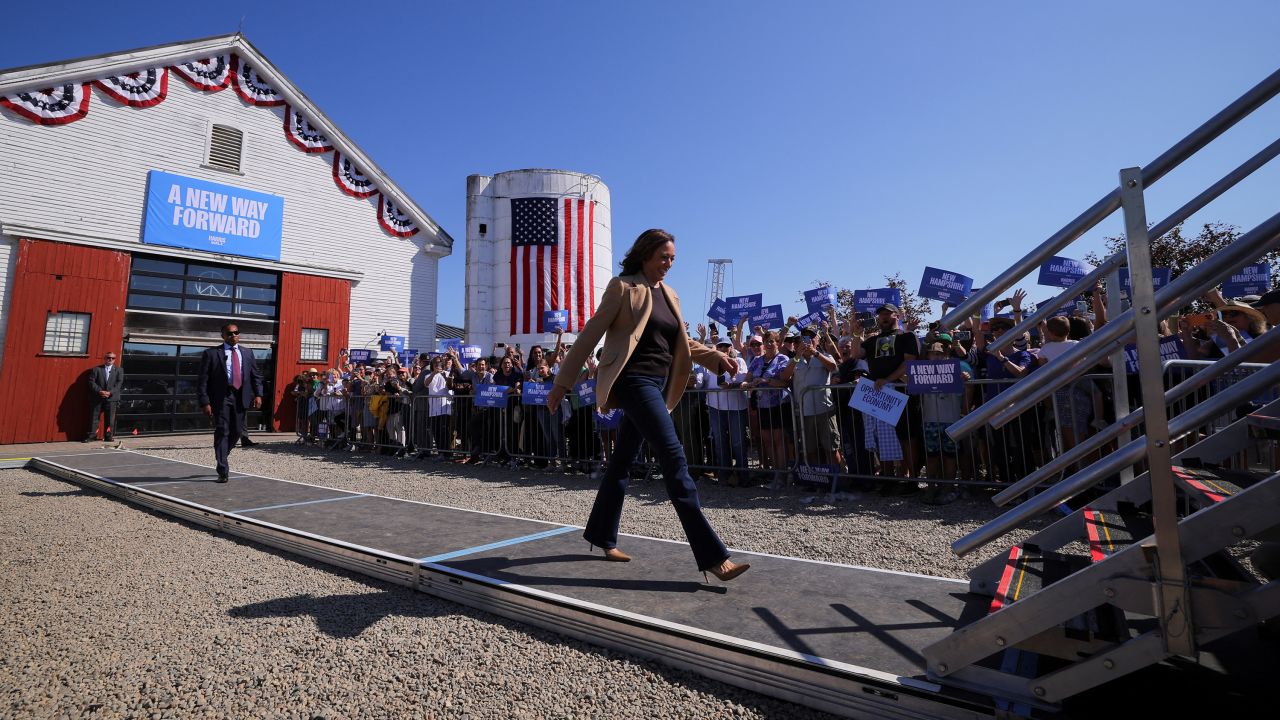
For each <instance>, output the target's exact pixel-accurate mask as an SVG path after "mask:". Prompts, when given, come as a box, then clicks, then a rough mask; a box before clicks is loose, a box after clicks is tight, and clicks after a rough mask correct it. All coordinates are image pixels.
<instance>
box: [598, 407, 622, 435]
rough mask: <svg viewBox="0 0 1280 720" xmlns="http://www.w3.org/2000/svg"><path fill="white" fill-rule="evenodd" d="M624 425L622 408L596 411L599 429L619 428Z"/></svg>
mask: <svg viewBox="0 0 1280 720" xmlns="http://www.w3.org/2000/svg"><path fill="white" fill-rule="evenodd" d="M620 427H622V410H621V409H620V408H614V409H612V410H610V411H608V412H603V413H602V412H600V411H599V410H597V411H596V429H597V430H617V429H618V428H620Z"/></svg>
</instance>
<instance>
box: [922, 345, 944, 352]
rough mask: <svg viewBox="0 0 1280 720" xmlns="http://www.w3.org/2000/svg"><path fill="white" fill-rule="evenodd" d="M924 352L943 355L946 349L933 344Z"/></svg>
mask: <svg viewBox="0 0 1280 720" xmlns="http://www.w3.org/2000/svg"><path fill="white" fill-rule="evenodd" d="M926 352H936V353H944V352H946V349H945V348H943V347H942V343H933V344H932V345H930V346H929V349H928V350H927V351H926Z"/></svg>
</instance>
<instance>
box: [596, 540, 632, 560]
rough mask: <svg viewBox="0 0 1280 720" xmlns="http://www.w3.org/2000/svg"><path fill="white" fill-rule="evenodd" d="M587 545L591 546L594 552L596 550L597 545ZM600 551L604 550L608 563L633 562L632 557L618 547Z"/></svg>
mask: <svg viewBox="0 0 1280 720" xmlns="http://www.w3.org/2000/svg"><path fill="white" fill-rule="evenodd" d="M587 545H589V546H590V547H591V549H592V550H593V551H594V550H595V549H596V546H595V543H587ZM600 549H601V550H604V559H605V560H606V561H608V562H631V556H630V555H628V554H626V553H624V552H622V551H621V550H619V549H618V548H616V547H612V548H600Z"/></svg>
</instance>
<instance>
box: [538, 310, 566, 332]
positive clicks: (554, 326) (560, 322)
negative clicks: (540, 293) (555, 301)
mask: <svg viewBox="0 0 1280 720" xmlns="http://www.w3.org/2000/svg"><path fill="white" fill-rule="evenodd" d="M568 326H569V311H568V310H543V311H542V332H549V333H553V332H562V331H563V330H564V329H565V328H567V327H568Z"/></svg>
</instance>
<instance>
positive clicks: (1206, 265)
mask: <svg viewBox="0 0 1280 720" xmlns="http://www.w3.org/2000/svg"><path fill="white" fill-rule="evenodd" d="M1277 244H1280V213H1277V214H1275V215H1272V216H1271V217H1270V218H1267V219H1266V220H1264V221H1263V222H1262V223H1260V224H1259V225H1258V226H1257V227H1255V228H1254V229H1253V230H1250V231H1249V232H1248V233H1245V234H1244V235H1242V236H1240V237H1239V238H1237V239H1236V240H1235V242H1233V243H1231V244H1230V245H1228V246H1227V247H1225V248H1223V249H1221V250H1219V251H1218V252H1216V253H1214V254H1213V255H1212V256H1210V257H1209V259H1207V260H1205V261H1204V262H1202V263H1200V264H1199V265H1197V266H1195V267H1194V268H1192V269H1190V270H1188V271H1187V272H1185V273H1183V274H1182V275H1180V276H1179V277H1178V278H1177V279H1175V280H1174V281H1173V282H1171V283H1169V284H1168V285H1166V286H1165V287H1164V288H1161V289H1160V291H1159V292H1157V293H1156V294H1155V303H1154V304H1155V305H1156V307H1154V308H1145V307H1144V308H1129V309H1128V310H1126V311H1124V312H1123V313H1121V314H1120V315H1119V316H1118V317H1116V318H1115V319H1113V320H1111V321H1109V322H1108V323H1107V324H1106V325H1103V326H1102V327H1101V328H1100V329H1099V330H1098V331H1097V332H1095V333H1093V334H1092V335H1090V336H1089V337H1088V338H1085V339H1084V340H1081V341H1080V342H1079V343H1077V344H1076V345H1075V346H1074V347H1072V348H1071V349H1070V350H1068V351H1067V352H1065V353H1063V354H1062V355H1061V356H1060V357H1059V358H1058V359H1057V360H1056V361H1054V362H1055V364H1056V365H1057V368H1056V369H1058V370H1059V371H1058V372H1052V373H1032V374H1031V375H1028V376H1027V377H1025V378H1023V379H1022V380H1021V381H1020V382H1018V383H1016V384H1015V385H1014V386H1013V387H1011V388H1009V390H1007V391H1005V392H1002V393H1000V394H999V395H997V396H995V397H994V398H992V399H991V400H990V401H988V402H987V403H985V404H984V405H982V406H981V407H979V408H978V409H977V410H974V411H973V412H972V413H970V414H968V415H966V416H965V417H963V418H961V419H960V420H959V421H957V422H955V423H954V424H952V425H951V426H950V427H948V428H947V433H948V434H950V435H951V437H953V438H955V439H957V440H959V439H961V438H963V437H966V436H968V435H970V434H972V433H973V432H974V431H975V430H977V429H978V428H979V427H982V425H984V424H986V423H988V422H989V423H991V425H992V426H993V427H1001V426H1003V425H1005V424H1007V423H1008V422H1009V421H1011V420H1012V419H1013V418H1015V417H1017V416H1018V415H1019V414H1021V413H1022V412H1024V411H1025V410H1026V409H1027V408H1029V407H1030V406H1031V405H1033V404H1034V403H1036V402H1039V401H1040V400H1042V399H1043V398H1044V397H1046V396H1048V395H1049V394H1050V393H1052V392H1054V391H1055V390H1058V389H1059V388H1062V387H1064V386H1065V385H1067V384H1068V383H1070V382H1072V381H1073V380H1075V378H1076V376H1078V375H1080V374H1081V372H1082V371H1083V370H1084V369H1085V368H1089V367H1092V366H1094V365H1096V364H1097V363H1098V362H1099V361H1101V360H1102V358H1104V357H1106V356H1108V355H1110V354H1112V353H1113V352H1115V351H1117V350H1119V349H1120V348H1122V347H1123V346H1124V344H1125V343H1126V342H1128V341H1129V339H1130V338H1131V337H1133V320H1134V312H1135V311H1145V312H1156V313H1158V314H1159V315H1161V316H1164V315H1168V314H1169V313H1171V312H1173V311H1174V310H1176V309H1177V308H1180V307H1182V306H1184V305H1188V304H1190V303H1191V302H1192V301H1193V300H1195V299H1196V298H1197V297H1199V296H1200V295H1202V294H1203V293H1204V291H1205V290H1208V289H1209V288H1210V287H1213V285H1215V284H1216V283H1217V282H1218V281H1219V280H1220V279H1221V278H1223V277H1226V276H1227V275H1229V274H1230V273H1231V272H1233V271H1235V270H1236V269H1237V268H1239V267H1240V266H1241V265H1244V264H1245V263H1247V262H1249V261H1251V260H1254V259H1256V258H1257V257H1259V256H1260V255H1263V254H1265V253H1266V252H1268V251H1269V250H1271V249H1272V248H1273V247H1274V246H1276V245H1277Z"/></svg>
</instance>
